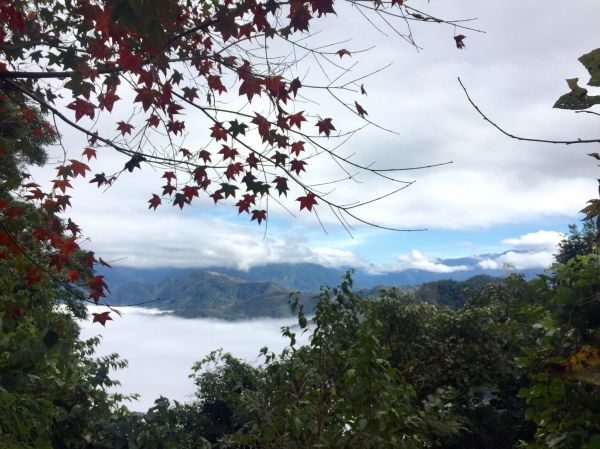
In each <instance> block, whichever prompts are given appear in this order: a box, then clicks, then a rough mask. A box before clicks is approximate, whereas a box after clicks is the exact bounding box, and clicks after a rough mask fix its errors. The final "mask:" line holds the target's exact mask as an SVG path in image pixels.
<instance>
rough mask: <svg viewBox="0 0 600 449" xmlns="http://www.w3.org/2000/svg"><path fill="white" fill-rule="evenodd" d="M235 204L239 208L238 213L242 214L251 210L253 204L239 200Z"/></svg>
mask: <svg viewBox="0 0 600 449" xmlns="http://www.w3.org/2000/svg"><path fill="white" fill-rule="evenodd" d="M235 205H236V207H237V208H238V214H241V213H242V212H246V213H249V212H250V210H249V209H250V206H251V204H250V203H249V202H248V201H244V200H239V201H238V202H237V203H235Z"/></svg>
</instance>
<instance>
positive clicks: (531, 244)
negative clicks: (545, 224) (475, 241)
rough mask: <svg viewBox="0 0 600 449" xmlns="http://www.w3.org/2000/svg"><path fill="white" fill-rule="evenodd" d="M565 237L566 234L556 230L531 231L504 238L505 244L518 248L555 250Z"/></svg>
mask: <svg viewBox="0 0 600 449" xmlns="http://www.w3.org/2000/svg"><path fill="white" fill-rule="evenodd" d="M564 238H565V234H562V233H560V232H556V231H544V230H540V231H537V232H530V233H529V234H525V235H522V236H520V237H517V238H510V239H505V240H502V243H503V244H505V245H509V246H512V247H513V248H517V249H520V248H522V249H548V250H555V249H556V247H557V245H558V244H559V242H560V241H562V240H563V239H564Z"/></svg>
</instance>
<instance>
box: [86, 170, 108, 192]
mask: <svg viewBox="0 0 600 449" xmlns="http://www.w3.org/2000/svg"><path fill="white" fill-rule="evenodd" d="M94 182H97V183H98V188H100V186H101V185H102V184H108V180H107V179H106V175H105V174H104V173H96V175H95V176H94V179H92V180H90V184H93V183H94Z"/></svg>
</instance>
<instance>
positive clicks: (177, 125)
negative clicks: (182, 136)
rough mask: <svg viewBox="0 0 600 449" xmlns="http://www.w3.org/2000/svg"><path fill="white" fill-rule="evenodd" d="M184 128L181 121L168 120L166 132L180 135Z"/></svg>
mask: <svg viewBox="0 0 600 449" xmlns="http://www.w3.org/2000/svg"><path fill="white" fill-rule="evenodd" d="M184 128H185V123H183V122H182V121H181V120H169V122H168V123H167V131H169V132H170V133H173V134H175V135H177V134H179V133H181V132H182V131H183V130H184Z"/></svg>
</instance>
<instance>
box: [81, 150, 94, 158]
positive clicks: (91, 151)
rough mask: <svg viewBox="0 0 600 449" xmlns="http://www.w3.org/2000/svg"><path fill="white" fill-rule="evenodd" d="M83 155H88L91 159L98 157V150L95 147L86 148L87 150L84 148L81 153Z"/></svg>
mask: <svg viewBox="0 0 600 449" xmlns="http://www.w3.org/2000/svg"><path fill="white" fill-rule="evenodd" d="M81 155H82V156H86V157H87V158H88V161H89V160H90V159H91V158H95V157H96V150H94V149H93V148H86V149H85V150H83V153H81Z"/></svg>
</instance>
